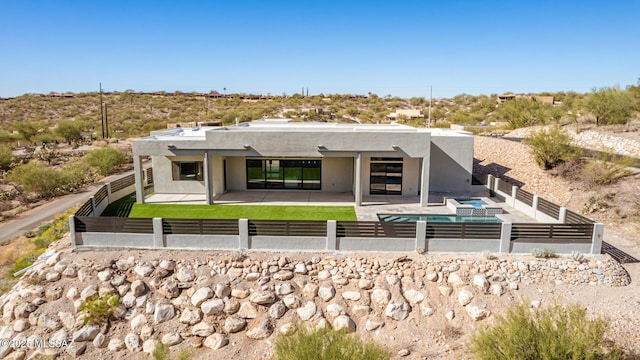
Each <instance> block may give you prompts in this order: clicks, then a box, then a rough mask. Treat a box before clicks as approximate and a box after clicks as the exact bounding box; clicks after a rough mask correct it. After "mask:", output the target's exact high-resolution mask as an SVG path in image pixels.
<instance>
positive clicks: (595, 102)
mask: <svg viewBox="0 0 640 360" xmlns="http://www.w3.org/2000/svg"><path fill="white" fill-rule="evenodd" d="M586 106H587V110H589V111H590V112H591V113H592V114H593V116H595V117H596V126H600V125H601V124H604V125H606V124H626V123H627V121H628V120H629V117H630V116H631V111H632V109H633V100H632V98H631V95H630V94H629V92H628V91H625V90H621V89H620V88H617V87H613V88H599V89H597V88H596V89H593V94H591V95H590V96H589V98H588V99H587V103H586Z"/></svg>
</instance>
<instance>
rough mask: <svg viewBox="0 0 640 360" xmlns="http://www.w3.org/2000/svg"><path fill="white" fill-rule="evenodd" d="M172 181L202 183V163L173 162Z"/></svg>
mask: <svg viewBox="0 0 640 360" xmlns="http://www.w3.org/2000/svg"><path fill="white" fill-rule="evenodd" d="M173 180H194V181H204V162H202V161H174V162H173Z"/></svg>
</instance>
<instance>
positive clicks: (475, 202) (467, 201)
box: [455, 199, 488, 209]
mask: <svg viewBox="0 0 640 360" xmlns="http://www.w3.org/2000/svg"><path fill="white" fill-rule="evenodd" d="M455 200H456V201H457V202H458V204H460V205H471V206H473V207H474V208H476V209H482V207H484V206H486V205H488V204H487V202H486V201H484V200H481V199H455Z"/></svg>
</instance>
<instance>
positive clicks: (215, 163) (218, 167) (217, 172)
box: [210, 156, 225, 196]
mask: <svg viewBox="0 0 640 360" xmlns="http://www.w3.org/2000/svg"><path fill="white" fill-rule="evenodd" d="M210 158H211V180H212V182H213V184H212V186H211V190H212V195H213V196H216V195H221V194H223V193H224V167H223V161H224V159H225V158H224V157H223V156H211V157H210Z"/></svg>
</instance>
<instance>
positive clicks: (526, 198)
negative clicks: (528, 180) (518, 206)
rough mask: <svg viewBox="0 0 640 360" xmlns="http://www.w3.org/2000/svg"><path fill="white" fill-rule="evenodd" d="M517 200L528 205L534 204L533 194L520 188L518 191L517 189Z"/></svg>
mask: <svg viewBox="0 0 640 360" xmlns="http://www.w3.org/2000/svg"><path fill="white" fill-rule="evenodd" d="M516 200H519V201H521V202H523V203H524V204H526V205H528V206H532V205H533V194H532V193H530V192H528V191H524V190H522V189H518V191H516Z"/></svg>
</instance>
